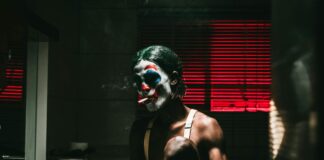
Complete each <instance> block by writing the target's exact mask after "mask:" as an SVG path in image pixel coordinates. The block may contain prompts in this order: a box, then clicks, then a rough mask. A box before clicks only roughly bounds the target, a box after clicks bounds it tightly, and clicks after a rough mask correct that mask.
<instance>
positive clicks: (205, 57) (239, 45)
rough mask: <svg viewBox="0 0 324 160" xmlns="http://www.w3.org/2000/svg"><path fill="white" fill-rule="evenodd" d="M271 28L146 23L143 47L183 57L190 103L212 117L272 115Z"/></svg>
mask: <svg viewBox="0 0 324 160" xmlns="http://www.w3.org/2000/svg"><path fill="white" fill-rule="evenodd" d="M270 27H271V24H270V22H269V21H267V20H202V21H191V22H188V21H186V22H178V21H177V22H169V23H164V24H159V23H142V24H141V25H140V31H141V35H140V37H141V41H140V42H141V46H142V47H145V46H148V45H152V44H161V45H165V46H168V47H170V48H171V49H173V50H175V51H176V53H177V54H179V56H180V57H181V59H182V61H183V66H184V68H183V77H184V80H185V83H186V85H187V86H188V89H187V92H186V95H185V97H184V103H185V104H188V105H189V106H196V107H206V106H207V107H209V110H210V111H212V112H256V111H261V112H268V111H269V102H270V96H271V94H270V85H271V73H270V67H271V66H270Z"/></svg>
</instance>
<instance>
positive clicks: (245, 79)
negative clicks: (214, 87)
mask: <svg viewBox="0 0 324 160" xmlns="http://www.w3.org/2000/svg"><path fill="white" fill-rule="evenodd" d="M186 79H187V80H191V81H205V80H208V81H240V82H245V81H271V78H264V77H260V78H236V77H232V78H228V77H226V78H208V79H207V78H196V77H191V78H186Z"/></svg>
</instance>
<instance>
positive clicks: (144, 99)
mask: <svg viewBox="0 0 324 160" xmlns="http://www.w3.org/2000/svg"><path fill="white" fill-rule="evenodd" d="M147 100H149V98H147V97H146V98H143V99H140V100H138V101H137V103H144V102H145V101H147Z"/></svg>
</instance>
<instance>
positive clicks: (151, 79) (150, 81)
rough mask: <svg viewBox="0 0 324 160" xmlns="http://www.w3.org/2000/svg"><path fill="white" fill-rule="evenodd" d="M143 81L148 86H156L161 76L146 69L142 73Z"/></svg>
mask: <svg viewBox="0 0 324 160" xmlns="http://www.w3.org/2000/svg"><path fill="white" fill-rule="evenodd" d="M144 81H145V83H146V84H147V85H149V86H150V87H156V85H157V84H158V83H159V82H160V81H161V76H160V74H159V73H157V72H155V71H153V70H147V71H146V73H145V74H144Z"/></svg>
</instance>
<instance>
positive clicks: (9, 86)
mask: <svg viewBox="0 0 324 160" xmlns="http://www.w3.org/2000/svg"><path fill="white" fill-rule="evenodd" d="M5 88H17V89H22V88H23V87H22V86H13V85H8V86H6V87H5Z"/></svg>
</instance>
